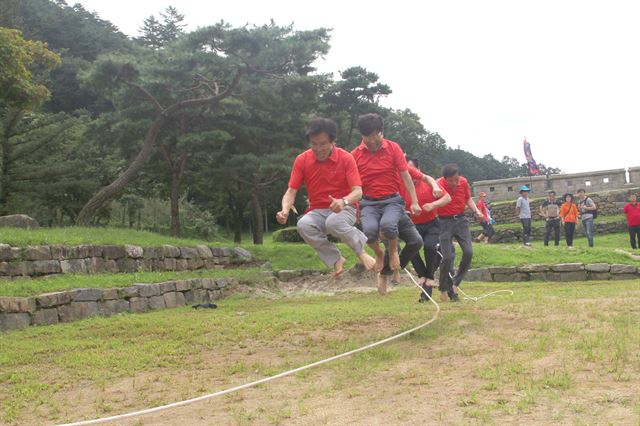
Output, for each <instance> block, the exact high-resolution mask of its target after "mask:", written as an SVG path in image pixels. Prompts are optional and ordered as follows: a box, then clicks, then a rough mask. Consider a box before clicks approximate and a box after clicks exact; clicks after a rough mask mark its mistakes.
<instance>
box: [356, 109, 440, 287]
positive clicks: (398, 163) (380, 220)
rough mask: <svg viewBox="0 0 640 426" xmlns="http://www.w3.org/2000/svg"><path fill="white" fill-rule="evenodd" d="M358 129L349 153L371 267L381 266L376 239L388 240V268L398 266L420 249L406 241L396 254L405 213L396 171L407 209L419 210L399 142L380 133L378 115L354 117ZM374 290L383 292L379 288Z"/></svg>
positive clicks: (406, 262) (380, 126)
mask: <svg viewBox="0 0 640 426" xmlns="http://www.w3.org/2000/svg"><path fill="white" fill-rule="evenodd" d="M358 129H359V130H360V133H361V134H362V143H361V144H360V145H359V146H358V147H357V148H355V149H354V150H353V151H351V154H352V155H353V158H354V159H355V160H356V164H357V166H358V171H359V172H360V177H361V178H362V191H363V195H362V202H361V204H360V206H361V215H360V218H361V222H362V230H363V232H364V234H365V235H366V236H367V242H368V244H369V247H371V248H372V249H373V251H374V253H375V254H376V264H375V266H374V269H375V270H376V271H378V272H380V271H381V270H382V269H383V266H384V251H383V250H382V249H381V247H380V239H383V240H387V241H388V242H389V247H388V249H389V266H390V268H391V270H397V269H402V268H404V267H405V266H406V265H407V264H408V263H409V261H410V260H411V259H412V258H413V256H415V253H416V252H417V251H418V250H420V246H417V247H416V245H414V244H411V245H409V244H407V245H406V246H405V247H404V249H403V250H402V252H401V253H400V255H399V254H398V222H400V220H401V219H402V217H403V216H404V215H405V203H404V200H403V198H402V197H401V196H400V185H401V183H400V181H399V179H398V178H397V177H398V175H400V179H401V182H402V185H404V187H405V189H406V190H407V192H408V193H409V197H410V199H411V206H410V210H411V212H412V213H413V214H416V215H418V214H420V212H421V211H422V209H421V208H420V205H419V204H418V199H417V198H416V191H415V187H414V186H413V182H412V181H411V176H410V175H409V172H408V171H407V161H406V159H405V157H404V154H403V152H402V149H401V148H400V146H399V145H398V144H397V143H395V142H393V141H390V140H388V139H385V138H384V137H383V134H382V132H383V130H384V124H383V120H382V117H381V116H380V115H378V114H365V115H361V116H360V117H359V118H358ZM435 189H436V188H434V190H435ZM437 189H438V190H439V189H440V188H437ZM378 291H380V293H381V294H383V293H384V292H383V291H381V289H380V288H378Z"/></svg>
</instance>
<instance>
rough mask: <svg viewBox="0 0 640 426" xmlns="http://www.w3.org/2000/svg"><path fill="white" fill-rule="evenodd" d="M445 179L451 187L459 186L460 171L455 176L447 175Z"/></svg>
mask: <svg viewBox="0 0 640 426" xmlns="http://www.w3.org/2000/svg"><path fill="white" fill-rule="evenodd" d="M444 180H445V181H446V182H447V185H449V186H450V187H451V188H454V187H456V186H458V183H459V182H460V173H456V174H455V175H453V176H449V177H446V178H444Z"/></svg>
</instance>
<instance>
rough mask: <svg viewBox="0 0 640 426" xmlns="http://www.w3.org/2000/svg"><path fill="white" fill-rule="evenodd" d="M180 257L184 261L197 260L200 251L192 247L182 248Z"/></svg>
mask: <svg viewBox="0 0 640 426" xmlns="http://www.w3.org/2000/svg"><path fill="white" fill-rule="evenodd" d="M180 257H182V258H183V259H195V258H197V257H200V256H198V249H195V248H192V247H180Z"/></svg>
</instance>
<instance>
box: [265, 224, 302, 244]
mask: <svg viewBox="0 0 640 426" xmlns="http://www.w3.org/2000/svg"><path fill="white" fill-rule="evenodd" d="M273 242H274V243H303V242H304V240H303V239H302V237H301V236H300V234H298V228H297V227H295V226H289V227H287V228H283V229H280V230H278V231H276V232H274V233H273Z"/></svg>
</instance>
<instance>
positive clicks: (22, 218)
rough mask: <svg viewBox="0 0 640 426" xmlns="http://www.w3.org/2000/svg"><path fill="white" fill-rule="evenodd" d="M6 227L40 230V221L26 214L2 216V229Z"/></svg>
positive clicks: (0, 218) (0, 223)
mask: <svg viewBox="0 0 640 426" xmlns="http://www.w3.org/2000/svg"><path fill="white" fill-rule="evenodd" d="M5 227H6V228H28V229H38V228H40V225H39V224H38V221H36V220H35V219H34V218H32V217H29V216H27V215H26V214H12V215H9V216H0V228H5Z"/></svg>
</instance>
